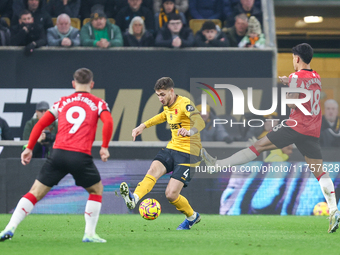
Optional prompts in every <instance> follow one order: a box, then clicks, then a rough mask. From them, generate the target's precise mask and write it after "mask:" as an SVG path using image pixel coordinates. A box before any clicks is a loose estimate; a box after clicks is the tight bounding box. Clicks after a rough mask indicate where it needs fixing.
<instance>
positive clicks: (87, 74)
mask: <svg viewBox="0 0 340 255" xmlns="http://www.w3.org/2000/svg"><path fill="white" fill-rule="evenodd" d="M73 79H74V80H75V81H76V82H78V83H80V84H88V83H90V82H91V81H92V80H93V73H92V71H91V70H90V69H87V68H79V69H78V70H77V71H75V72H74V74H73Z"/></svg>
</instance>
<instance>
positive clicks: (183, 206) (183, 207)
mask: <svg viewBox="0 0 340 255" xmlns="http://www.w3.org/2000/svg"><path fill="white" fill-rule="evenodd" d="M170 203H171V204H173V205H174V206H176V209H177V210H178V211H180V212H182V213H184V214H185V216H187V217H190V216H192V215H193V214H194V210H193V209H192V208H191V206H190V204H189V201H188V200H187V199H186V198H185V197H183V196H182V195H179V197H178V198H177V199H176V200H175V201H173V202H170Z"/></svg>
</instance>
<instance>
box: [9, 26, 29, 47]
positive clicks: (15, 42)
mask: <svg viewBox="0 0 340 255" xmlns="http://www.w3.org/2000/svg"><path fill="white" fill-rule="evenodd" d="M26 36H27V33H26V31H25V30H23V29H22V28H19V29H12V30H11V45H12V46H25V41H26Z"/></svg>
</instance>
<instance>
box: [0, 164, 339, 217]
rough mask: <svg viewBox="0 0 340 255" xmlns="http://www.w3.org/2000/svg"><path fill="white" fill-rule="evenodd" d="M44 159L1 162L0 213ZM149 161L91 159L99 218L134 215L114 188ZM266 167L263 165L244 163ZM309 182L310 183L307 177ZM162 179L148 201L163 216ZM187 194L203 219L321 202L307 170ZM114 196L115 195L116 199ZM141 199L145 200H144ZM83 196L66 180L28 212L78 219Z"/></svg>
mask: <svg viewBox="0 0 340 255" xmlns="http://www.w3.org/2000/svg"><path fill="white" fill-rule="evenodd" d="M44 161H45V160H44V159H33V160H32V162H31V163H30V164H29V165H28V166H25V167H24V166H22V165H21V163H20V160H19V159H1V160H0V184H1V185H0V187H1V190H0V191H1V194H2V195H1V196H0V213H11V212H13V209H14V208H15V206H16V202H17V200H18V199H20V197H21V196H23V195H24V194H25V193H26V192H27V190H28V189H29V188H30V186H31V184H32V183H33V181H34V179H35V177H36V175H37V174H38V172H39V169H40V167H41V165H42V164H43V163H44ZM150 163H151V160H109V161H108V162H106V163H103V162H101V161H100V160H95V164H96V165H97V167H98V170H99V172H100V174H101V177H102V182H103V184H104V194H103V207H102V213H106V214H112V213H114V214H121V213H138V208H136V209H134V210H133V211H129V210H128V209H127V208H126V206H125V203H124V200H123V199H122V198H121V197H120V196H119V192H118V190H119V185H120V183H121V182H122V181H125V182H127V183H128V184H129V185H130V187H131V188H132V189H134V188H135V187H136V185H137V183H138V182H139V181H140V180H141V179H142V177H143V176H144V175H145V173H146V171H147V169H148V168H149V165H150ZM304 163H305V162H294V163H289V162H276V163H270V164H271V165H272V166H279V165H283V166H286V167H287V168H288V167H291V168H294V167H295V168H296V169H300V168H301V169H302V170H305V169H304V168H303V167H304V166H303V164H304ZM261 164H263V165H266V166H269V165H268V163H264V162H262V161H255V162H252V163H249V164H248V165H249V166H252V165H261ZM327 164H328V167H329V168H331V167H332V169H333V172H330V176H331V177H332V178H333V180H334V185H335V191H336V195H337V197H339V195H340V185H339V184H340V182H339V177H338V176H339V165H340V162H328V163H327ZM309 177H310V178H309ZM169 178H170V177H169V175H165V176H163V177H162V178H160V180H159V181H158V182H157V184H156V185H155V187H154V189H153V190H152V191H151V192H150V193H149V194H148V195H147V197H151V198H156V199H157V200H158V201H159V202H160V203H161V205H162V212H163V213H178V212H177V210H176V209H175V208H174V207H173V206H171V204H170V203H169V202H168V201H167V199H166V197H165V195H164V191H165V188H166V185H167V183H168V181H169ZM189 187H190V188H189V189H184V190H183V195H184V196H186V197H187V198H188V199H190V201H191V204H192V206H193V207H194V208H195V210H197V211H199V212H201V213H208V214H218V213H220V214H223V215H240V214H279V215H311V214H312V212H313V208H314V206H315V205H316V204H317V203H319V202H323V201H324V198H323V195H322V192H321V190H320V188H319V184H318V181H317V180H316V179H315V178H314V177H313V176H311V173H310V172H309V171H301V172H300V171H296V172H295V173H293V174H291V173H282V174H281V177H279V176H278V174H277V173H275V174H272V173H267V174H265V175H263V174H261V173H258V172H252V173H250V172H249V173H242V174H241V173H237V174H220V175H217V176H216V177H215V178H193V180H192V181H191V182H190V185H189ZM116 192H118V195H117V194H116ZM147 197H145V198H147ZM87 198H88V194H87V192H86V191H84V189H83V188H81V187H77V186H75V184H74V180H73V178H72V176H70V175H67V176H66V177H65V178H64V179H63V180H62V181H61V182H60V183H59V185H58V186H55V187H54V188H53V189H52V190H51V191H50V192H49V193H48V194H47V195H46V197H45V198H44V199H43V200H41V201H40V202H39V203H37V205H36V207H35V208H34V210H33V213H38V214H67V213H70V214H83V212H84V207H85V204H86V201H87Z"/></svg>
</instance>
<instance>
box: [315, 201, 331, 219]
mask: <svg viewBox="0 0 340 255" xmlns="http://www.w3.org/2000/svg"><path fill="white" fill-rule="evenodd" d="M313 214H314V215H316V216H328V215H329V209H328V205H327V203H326V202H320V203H317V204H316V206H315V207H314V210H313Z"/></svg>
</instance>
